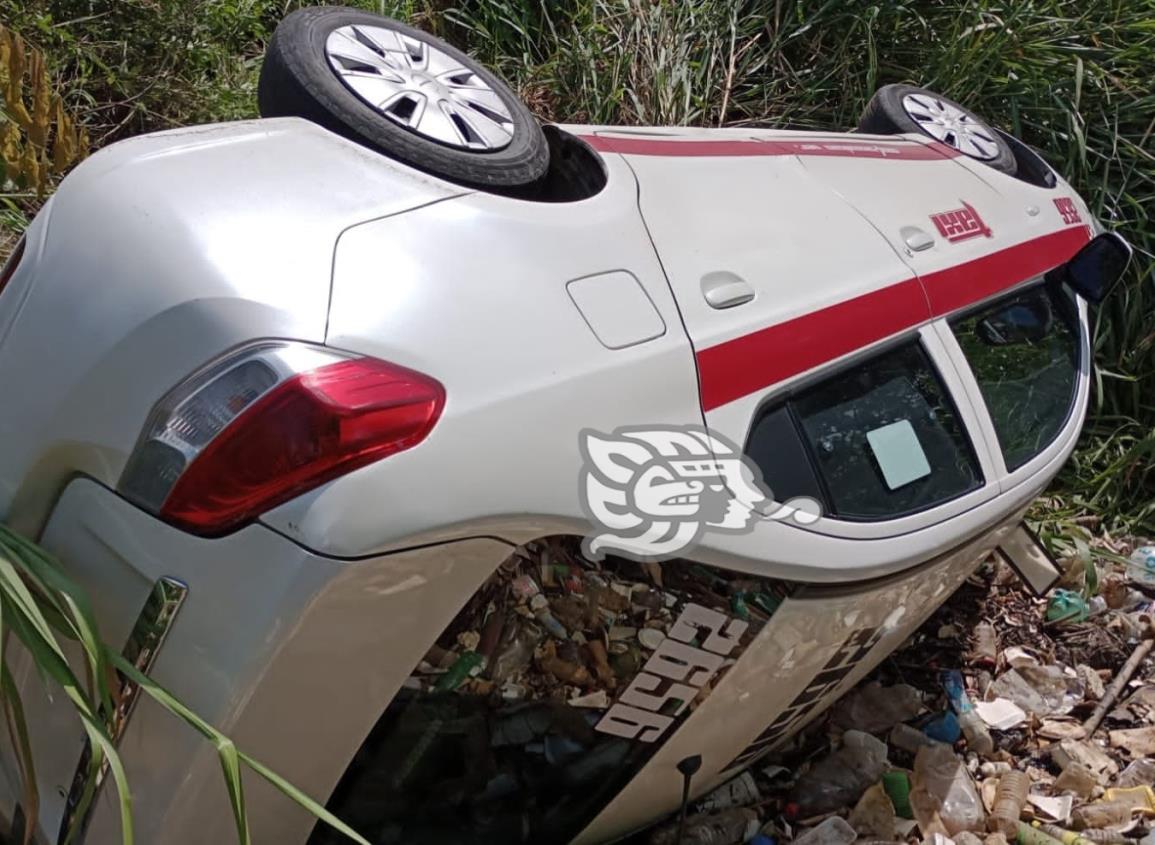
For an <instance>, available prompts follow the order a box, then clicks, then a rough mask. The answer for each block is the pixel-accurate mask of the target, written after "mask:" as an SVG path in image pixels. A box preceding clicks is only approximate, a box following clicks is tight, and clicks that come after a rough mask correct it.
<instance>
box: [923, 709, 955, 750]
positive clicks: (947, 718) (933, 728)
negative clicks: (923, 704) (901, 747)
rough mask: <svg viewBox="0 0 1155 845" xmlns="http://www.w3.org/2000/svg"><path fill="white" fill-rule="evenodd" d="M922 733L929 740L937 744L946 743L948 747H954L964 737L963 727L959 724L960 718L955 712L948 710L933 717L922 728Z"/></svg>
mask: <svg viewBox="0 0 1155 845" xmlns="http://www.w3.org/2000/svg"><path fill="white" fill-rule="evenodd" d="M922 732H923V733H924V734H926V735H927V736H928V737H929V738H931V739H933V740H935V741H936V742H945V743H946V744H947V745H954V744H955V743H956V742H958V741H959V737H961V736H962V725H960V724H959V721H958V716H956V715H955V712H954V711H953V710H946V711H944V712H942V713H938V714H936V715H935V716H932V717H931V719H930V720H929V721H928V722H927V723H926V724H924V725H923V726H922Z"/></svg>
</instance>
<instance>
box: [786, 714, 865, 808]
mask: <svg viewBox="0 0 1155 845" xmlns="http://www.w3.org/2000/svg"><path fill="white" fill-rule="evenodd" d="M886 751H887V748H886V743H885V742H882V741H881V740H879V739H875V738H874V737H873V736H871V735H870V734H868V733H864V732H863V731H854V730H852V731H847V732H846V733H845V734H843V735H842V747H841V748H840V749H838V750H837V751H835V752H834V753H833V754H830V755H829V756H827V757H825V758H824V759H822V760H820V761H819V762H818V763H817V764H816V765H815V766H814V768H812V769H811V770H810V771H808V772H807V773H806V774H804V775H802V776H801V777H800V778H798V781H797V783H795V785H794V801H795V802H797V804H798V807H799V810H800V812H801V814H802V816H803V817H805V816H813V815H818V814H819V813H828V812H830V811H832V810H837V809H839V808H840V807H845V806H847V805H850V804H854V803H855V802H856V801H857V800H858V799H859V798H860V797H861V796H862V793H863V792H865V791H866V788H867V787H868V786H870V785H871V784H874V783H877V782H878V779H879V778H881V777H882V773H883V772H884V771H886V768H887V762H886Z"/></svg>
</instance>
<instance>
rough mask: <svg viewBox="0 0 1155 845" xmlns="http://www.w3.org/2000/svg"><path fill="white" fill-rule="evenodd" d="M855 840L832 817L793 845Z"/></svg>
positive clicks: (850, 829)
mask: <svg viewBox="0 0 1155 845" xmlns="http://www.w3.org/2000/svg"><path fill="white" fill-rule="evenodd" d="M857 838H858V834H857V833H856V832H855V830H854V828H853V827H851V826H850V824H849V823H848V822H847V821H846V820H845V819H842V818H839V817H838V816H833V817H831V818H829V819H827V820H826V821H824V822H823V823H822V824H820V825H818V827H814V828H811V829H810V830H808V831H806V832H805V833H803V834H802V835H801V836H799V837H798V838H796V839H795V840H794V845H850V843H851V842H853V841H854V840H855V839H857ZM687 841H689V840H687Z"/></svg>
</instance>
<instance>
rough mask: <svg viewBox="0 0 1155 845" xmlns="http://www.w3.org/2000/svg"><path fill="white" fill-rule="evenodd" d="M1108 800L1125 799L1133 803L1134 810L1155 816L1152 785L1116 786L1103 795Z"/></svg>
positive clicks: (1154, 796)
mask: <svg viewBox="0 0 1155 845" xmlns="http://www.w3.org/2000/svg"><path fill="white" fill-rule="evenodd" d="M1146 762H1150V760H1148V761H1146ZM1103 798H1104V800H1106V801H1123V802H1126V803H1129V804H1130V805H1131V809H1132V810H1133V811H1134V812H1138V813H1139V814H1140V815H1143V816H1146V817H1148V818H1152V817H1155V790H1152V788H1151V787H1150V786H1146V785H1144V786H1131V787H1122V788H1120V787H1116V788H1114V789H1108V790H1107V792H1106V794H1105V795H1104V796H1103Z"/></svg>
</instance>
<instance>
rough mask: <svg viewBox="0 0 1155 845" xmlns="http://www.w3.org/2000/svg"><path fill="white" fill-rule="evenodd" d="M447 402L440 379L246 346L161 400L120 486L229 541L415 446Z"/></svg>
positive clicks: (366, 362)
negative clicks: (275, 511) (310, 494)
mask: <svg viewBox="0 0 1155 845" xmlns="http://www.w3.org/2000/svg"><path fill="white" fill-rule="evenodd" d="M444 404H445V390H444V388H442V386H441V384H440V383H439V382H438V381H436V380H435V379H432V378H430V377H429V376H426V375H423V374H421V373H418V372H414V371H413V370H410V369H406V368H405V367H400V366H397V365H395V364H390V363H387V362H385V361H379V360H376V359H373V358H355V357H349V356H346V355H343V354H340V353H337V352H333V351H331V350H327V349H320V348H317V347H313V346H306V345H304V344H296V343H265V344H259V345H255V346H250V347H246V348H244V349H242V350H240V351H238V352H235V353H233V354H231V355H229V356H227V357H226V358H224V359H222V360H221V361H218V362H216V363H214V364H212V365H210V366H209V367H207V368H206V369H204V370H201V371H200V372H198V373H196V374H194V375H193V376H191V377H190V378H189V379H188V380H186V381H185V382H184V383H182V384H181V385H179V386H178V387H176V388H175V389H174V390H173V391H171V392H170V393H169V394H168V395H167V396H165V397H164V399H162V400H161V401H160V402H159V403H158V405H157V406H156V408H155V409H154V410H153V412H152V414H151V415H150V416H149V419H148V423H147V424H146V426H145V430H144V433H143V435H142V436H141V440H140V442H139V443H138V444H137V447H136V449H135V451H134V452H133V455H132V457H131V458H130V460H129V462H128V466H127V467H126V468H125V471H124V475H123V476H122V477H121V480H120V485H119V487H120V490H121V492H122V493H123V494H124V495H125V496H126V497H127V498H129V499H131V500H132V501H134V502H136V503H137V504H139V505H141V506H142V507H144V508H146V509H147V510H149V511H150V512H152V513H155V514H158V515H159V516H160V517H161V518H163V519H165V520H166V521H168V522H171V523H173V524H175V525H177V526H179V527H181V528H184V529H186V530H188V531H192V532H194V533H196V534H201V535H205V536H219V535H221V534H226V533H228V532H229V531H232V530H234V529H236V528H239V527H241V526H242V525H244V524H245V523H247V522H250V521H251V520H253V519H254V518H255V517H257V516H259V515H260V514H262V513H264V512H265V511H267V510H269V509H270V508H272V507H275V506H276V505H279V504H281V503H282V502H286V501H288V500H289V499H292V498H294V497H295V496H298V495H300V494H301V493H303V492H305V491H306V490H310V489H312V488H314V487H317V486H318V485H320V484H323V483H324V482H326V481H330V480H332V479H333V478H336V477H337V476H339V475H342V474H344V473H346V472H349V471H351V470H353V469H356V468H358V467H362V466H365V465H366V464H369V463H372V462H374V461H377V460H380V459H381V458H384V457H386V456H387V455H392V454H395V453H397V452H400V451H403V450H405V449H408V448H410V447H412V446H415V445H417V444H418V443H420V442H421V441H422V440H423V439H424V438H425V436H426V435H427V434H429V431H430V430H431V429H432V428H433V426H434V424H435V423H436V422H437V419H438V417H439V416H440V414H441V409H442V407H443V406H444Z"/></svg>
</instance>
